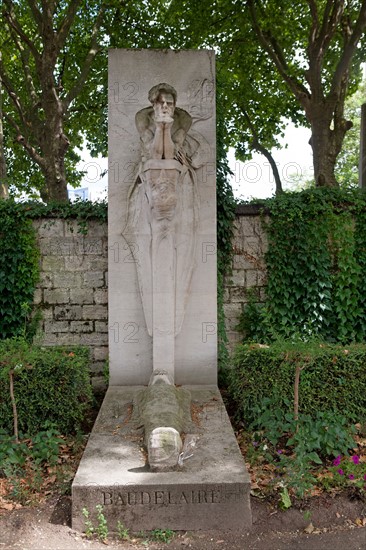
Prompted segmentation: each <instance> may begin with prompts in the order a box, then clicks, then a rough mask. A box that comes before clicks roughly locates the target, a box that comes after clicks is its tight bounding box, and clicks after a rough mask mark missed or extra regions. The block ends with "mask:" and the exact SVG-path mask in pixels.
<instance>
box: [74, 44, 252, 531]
mask: <svg viewBox="0 0 366 550" xmlns="http://www.w3.org/2000/svg"><path fill="white" fill-rule="evenodd" d="M215 148H216V133H215V72H214V54H213V52H212V51H206V50H199V51H178V52H176V51H172V50H111V51H110V55H109V190H108V197H109V199H108V203H109V213H108V216H109V219H108V240H109V277H108V280H109V282H108V286H109V366H110V385H109V389H108V391H107V394H106V397H105V400H104V402H103V405H102V408H101V410H100V413H99V416H98V419H97V421H96V423H95V426H94V429H93V432H92V434H91V437H90V440H89V442H88V445H87V448H86V450H85V453H84V456H83V459H82V461H81V464H80V466H79V469H78V472H77V475H76V477H75V480H74V483H73V488H72V496H73V527H74V528H76V529H79V530H82V529H83V517H82V509H83V508H87V509H88V511H89V512H90V514H91V518H93V517H94V518H95V514H96V508H95V507H96V506H97V505H98V504H101V505H102V506H103V510H104V512H103V513H104V515H105V517H106V519H107V522H108V526H109V529H110V530H111V531H113V530H116V529H117V522H118V521H120V522H121V523H123V524H124V525H125V526H126V527H128V528H129V529H131V530H136V531H138V530H141V529H146V530H149V529H155V528H169V529H178V530H181V529H205V528H207V529H213V528H221V529H225V528H226V529H235V528H238V527H241V528H242V527H245V526H249V525H250V522H251V514H250V505H249V491H250V481H249V477H248V474H247V472H246V469H245V465H244V461H243V459H242V457H241V455H240V451H239V448H238V446H237V443H236V440H235V437H234V434H233V431H232V428H231V425H230V422H229V419H228V417H227V413H226V411H225V407H224V405H223V402H222V400H221V396H220V394H219V392H218V389H217V387H216V383H217V365H216V360H217V344H216V341H217V334H216V333H217V331H216V326H217V312H216V300H217V296H216V202H215V198H216V187H215V166H216V165H215Z"/></svg>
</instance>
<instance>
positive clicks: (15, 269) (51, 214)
mask: <svg viewBox="0 0 366 550" xmlns="http://www.w3.org/2000/svg"><path fill="white" fill-rule="evenodd" d="M39 218H50V219H51V220H52V218H62V219H77V220H78V225H79V232H80V233H82V234H86V233H87V224H88V221H89V220H90V219H94V220H95V219H97V220H99V221H100V222H106V221H107V204H106V203H104V202H102V203H93V202H91V201H77V202H75V203H66V204H60V203H55V204H52V203H50V204H43V203H39V202H15V201H14V200H11V199H9V200H7V201H5V200H0V247H1V248H0V338H1V339H4V338H10V337H13V336H18V335H20V334H24V327H25V324H26V321H27V320H28V319H27V317H28V316H29V313H30V311H31V309H32V304H33V296H34V291H35V288H36V284H37V282H38V278H39V250H38V247H37V241H36V233H35V230H34V228H33V226H32V219H39ZM51 223H52V221H51ZM28 326H30V325H29V324H28Z"/></svg>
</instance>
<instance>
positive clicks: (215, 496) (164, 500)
mask: <svg viewBox="0 0 366 550" xmlns="http://www.w3.org/2000/svg"><path fill="white" fill-rule="evenodd" d="M243 496H244V495H243V493H242V492H241V490H240V489H239V488H238V489H237V490H234V489H233V490H232V491H229V492H227V491H223V490H221V489H196V490H193V491H188V490H187V491H102V504H103V506H125V507H128V506H143V505H149V504H150V505H159V504H161V505H164V506H167V505H173V506H174V505H186V504H222V503H224V502H228V501H230V500H231V501H232V500H235V501H238V500H241V498H243Z"/></svg>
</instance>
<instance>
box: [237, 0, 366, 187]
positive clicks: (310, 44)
mask: <svg viewBox="0 0 366 550" xmlns="http://www.w3.org/2000/svg"><path fill="white" fill-rule="evenodd" d="M247 5H248V9H249V14H250V17H251V22H252V27H253V30H254V32H255V35H256V38H257V40H258V42H259V43H260V44H261V46H262V48H263V49H264V50H265V51H266V52H267V54H268V55H269V57H270V59H271V60H272V63H273V64H274V65H275V67H276V69H277V71H278V73H279V75H280V76H281V77H282V79H283V81H284V82H285V83H286V85H287V87H288V89H289V90H290V92H291V93H292V94H293V95H294V97H295V98H296V100H297V102H298V103H299V104H300V105H301V107H302V108H303V110H304V112H305V116H306V119H307V121H308V123H309V124H310V126H311V131H312V136H311V140H310V144H311V146H312V149H313V159H314V177H315V183H316V185H317V186H329V187H333V186H337V185H338V183H337V180H336V178H335V174H334V171H335V164H336V160H337V156H338V155H339V153H340V151H341V148H342V143H343V140H344V137H345V135H346V132H347V131H348V130H349V129H350V128H351V125H352V124H351V122H350V121H347V120H346V119H345V117H344V102H345V98H346V96H347V93H348V89H349V84H350V78H351V76H352V69H353V70H354V71H355V70H356V71H357V69H359V64H360V61H361V57H360V55H358V54H359V53H360V51H359V50H358V45H359V42H360V40H361V38H362V36H363V34H364V31H365V28H366V0H363V1H362V2H361V1H358V2H345V1H344V0H326V1H324V0H318V1H316V0H306V1H304V0H303V2H301V3H300V5H299V4H297V5H296V6H294V5H293V4H284V3H282V5H281V8H282V9H281V8H280V9H279V6H278V2H268V3H266V5H265V4H264V3H262V2H261V1H258V0H248V2H247ZM300 6H301V7H302V8H305V9H304V11H303V14H302V13H301V12H302V10H300ZM274 7H276V8H277V9H278V12H279V13H278V15H279V16H280V17H281V20H280V21H278V20H277V18H276V19H275V20H273V9H274ZM291 22H292V24H291ZM286 23H287V24H288V28H289V29H290V33H283V35H284V36H285V39H283V38H282V36H283V35H282V34H281V30H282V32H283V31H284V28H286ZM289 35H292V36H291V41H293V47H292V48H290V49H288V42H287V41H286V36H287V38H288V37H289ZM335 54H336V57H335ZM352 63H353V66H352ZM351 82H352V80H351Z"/></svg>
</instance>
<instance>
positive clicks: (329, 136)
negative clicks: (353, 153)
mask: <svg viewBox="0 0 366 550" xmlns="http://www.w3.org/2000/svg"><path fill="white" fill-rule="evenodd" d="M306 114H307V118H308V120H309V122H310V124H311V132H312V134H311V139H310V145H311V147H312V150H313V164H314V180H315V185H316V187H339V184H338V182H337V180H336V177H335V166H336V162H337V157H338V155H339V153H340V151H341V148H342V143H343V139H344V136H345V134H346V132H347V130H349V129H350V127H351V126H352V123H351V122H349V121H346V120H345V119H344V117H343V112H338V111H337V106H336V105H335V106H334V105H332V104H331V103H330V102H329V105H328V104H327V102H319V103H318V105H314V104H313V105H311V107H308V111H307V113H306Z"/></svg>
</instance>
